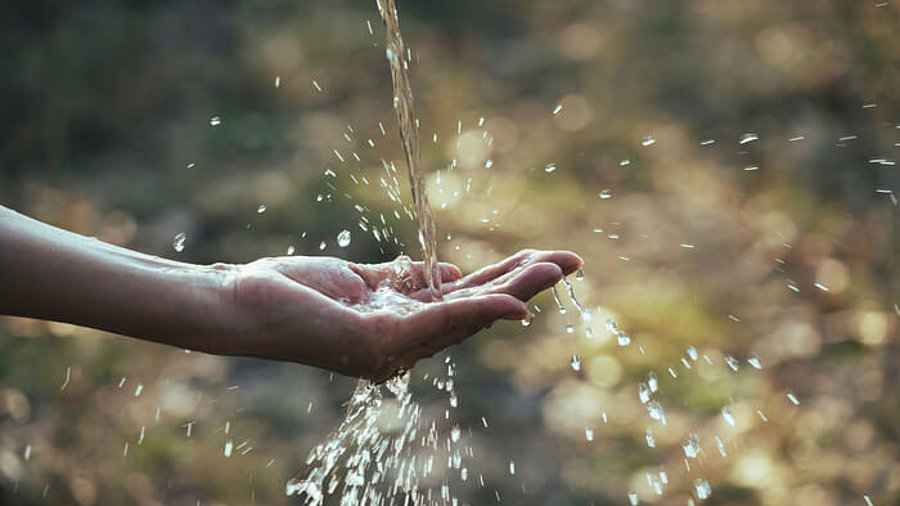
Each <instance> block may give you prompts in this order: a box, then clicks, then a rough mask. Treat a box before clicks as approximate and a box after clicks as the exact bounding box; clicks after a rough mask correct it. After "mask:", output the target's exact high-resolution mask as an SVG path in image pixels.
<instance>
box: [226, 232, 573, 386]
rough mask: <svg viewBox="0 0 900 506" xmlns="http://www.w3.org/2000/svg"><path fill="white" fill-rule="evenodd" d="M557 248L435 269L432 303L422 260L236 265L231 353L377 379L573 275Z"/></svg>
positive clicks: (509, 313) (522, 313) (519, 310)
mask: <svg viewBox="0 0 900 506" xmlns="http://www.w3.org/2000/svg"><path fill="white" fill-rule="evenodd" d="M580 265H581V259H580V258H579V257H578V256H577V255H575V254H574V253H570V252H565V251H535V250H523V251H521V252H519V253H517V254H515V255H513V256H511V257H509V258H507V259H505V260H503V261H501V262H499V263H497V264H494V265H490V266H488V267H485V268H483V269H481V270H479V271H477V272H474V273H472V274H470V275H468V276H466V277H462V275H461V273H460V271H459V269H458V268H457V267H455V266H453V265H451V264H441V266H440V271H441V278H442V290H441V292H442V294H443V298H442V300H440V301H431V300H430V292H429V290H428V289H427V286H426V284H425V281H424V275H423V266H422V263H421V262H411V261H410V260H409V259H408V258H407V257H400V258H398V259H396V260H394V261H391V262H387V263H382V264H372V265H364V264H355V263H352V262H347V261H344V260H341V259H338V258H331V257H277V258H264V259H260V260H257V261H255V262H252V263H250V264H246V265H244V266H241V267H240V268H239V270H238V276H237V283H236V284H235V292H234V296H235V297H236V302H237V307H239V308H240V309H241V311H243V312H244V313H245V314H247V315H252V317H251V318H248V319H246V321H249V322H252V323H250V324H248V325H247V327H246V328H245V329H240V330H241V331H240V332H238V335H240V336H241V337H240V338H239V340H238V341H237V342H236V343H235V345H234V350H233V352H234V353H236V354H241V355H252V356H258V357H263V358H273V359H279V360H290V361H295V362H301V363H305V364H309V365H314V366H318V367H323V368H326V369H330V370H333V371H338V372H341V373H344V374H348V375H352V376H359V377H364V378H368V379H372V380H376V381H380V380H384V379H386V378H388V377H390V376H391V375H393V374H395V373H396V372H397V371H400V370H403V369H408V368H410V367H412V365H413V364H414V363H415V362H416V361H417V360H419V359H421V358H423V357H428V356H431V355H433V354H435V353H436V352H438V351H440V350H442V349H444V348H446V347H448V346H450V345H453V344H456V343H458V342H460V341H462V340H464V339H466V338H467V337H470V336H472V335H474V334H475V333H477V332H478V331H479V330H481V329H483V328H485V327H488V326H490V325H491V323H493V322H494V321H496V320H498V319H522V318H524V317H526V316H527V314H528V310H527V308H526V306H525V303H524V301H527V300H528V299H530V298H531V297H533V296H534V295H535V294H537V293H538V292H540V291H542V290H544V289H546V288H548V287H550V286H551V285H553V284H554V283H556V282H557V281H559V280H560V279H561V278H562V277H563V276H564V275H566V274H569V273H571V272H573V271H574V270H576V269H577V268H578V267H579V266H580Z"/></svg>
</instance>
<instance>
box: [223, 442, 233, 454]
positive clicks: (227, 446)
mask: <svg viewBox="0 0 900 506" xmlns="http://www.w3.org/2000/svg"><path fill="white" fill-rule="evenodd" d="M232 450H234V442H233V441H231V440H230V439H229V440H228V441H226V442H225V450H224V452H223V453H224V454H225V458H229V457H231V451H232Z"/></svg>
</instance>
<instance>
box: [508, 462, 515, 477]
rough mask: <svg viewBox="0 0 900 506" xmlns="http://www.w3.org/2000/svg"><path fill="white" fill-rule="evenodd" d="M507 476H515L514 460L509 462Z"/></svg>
mask: <svg viewBox="0 0 900 506" xmlns="http://www.w3.org/2000/svg"><path fill="white" fill-rule="evenodd" d="M509 474H511V475H515V474H516V462H515V461H514V460H510V461H509Z"/></svg>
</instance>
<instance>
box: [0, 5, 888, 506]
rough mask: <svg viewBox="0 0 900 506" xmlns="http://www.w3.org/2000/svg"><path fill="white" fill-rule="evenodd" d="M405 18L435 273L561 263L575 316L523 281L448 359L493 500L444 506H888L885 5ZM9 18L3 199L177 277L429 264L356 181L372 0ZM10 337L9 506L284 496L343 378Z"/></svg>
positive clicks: (263, 500) (516, 10)
mask: <svg viewBox="0 0 900 506" xmlns="http://www.w3.org/2000/svg"><path fill="white" fill-rule="evenodd" d="M399 9H400V19H401V25H402V27H403V28H404V35H405V38H406V41H407V44H408V46H410V48H411V49H412V51H413V59H414V68H413V73H412V81H413V83H414V86H415V92H416V97H417V105H418V115H419V117H420V120H421V124H420V133H421V139H422V146H423V147H422V149H423V159H424V165H425V168H426V170H427V171H428V173H429V188H430V192H431V198H432V204H433V207H434V208H435V216H436V220H437V225H438V229H439V235H440V236H441V242H440V254H441V257H442V259H444V260H447V261H451V262H455V263H457V264H458V265H460V266H461V267H462V268H463V269H464V270H465V271H470V270H472V269H475V268H477V267H478V266H480V265H483V264H485V263H488V262H492V261H495V260H497V259H499V258H501V257H503V256H505V255H508V254H511V253H513V252H515V251H516V250H518V249H521V248H524V247H543V248H567V249H571V250H574V251H577V252H578V253H580V254H581V255H582V256H583V257H584V258H585V261H586V266H585V278H584V279H583V280H581V281H576V280H574V279H573V281H572V283H573V285H574V288H575V291H576V294H577V295H578V299H579V301H580V302H581V303H582V304H583V305H584V306H585V307H586V308H587V309H589V310H590V311H591V312H592V314H593V315H594V318H593V319H592V320H591V321H582V320H581V319H580V318H579V317H578V314H577V312H576V311H574V307H573V304H572V303H571V302H570V301H568V299H567V298H566V297H565V290H561V291H560V293H561V294H562V298H563V302H564V303H565V304H566V305H567V307H568V309H569V310H568V311H567V312H566V314H560V313H559V312H558V311H557V310H556V309H555V304H554V302H553V301H552V299H551V298H550V297H549V295H548V294H543V295H541V296H539V297H538V298H536V299H535V300H534V305H536V306H537V308H536V312H537V309H538V308H539V309H540V312H537V318H536V319H535V322H534V324H533V325H531V326H530V327H527V328H523V327H522V326H521V325H519V324H517V323H504V324H498V325H495V326H494V327H493V328H492V329H490V330H488V331H485V332H483V333H482V334H481V335H479V336H478V337H477V338H476V339H473V340H471V341H469V342H467V343H465V344H464V345H461V346H458V347H456V348H454V349H453V350H451V351H450V352H449V355H450V356H452V357H453V358H454V359H455V360H456V361H457V362H458V364H459V374H458V377H457V382H456V389H457V392H458V394H459V399H460V401H459V408H458V409H457V410H454V411H453V414H452V417H453V420H452V421H453V422H454V423H459V424H460V425H461V426H462V427H464V428H466V430H467V431H468V430H469V429H471V433H470V434H469V433H468V432H467V434H468V435H467V437H468V438H469V439H468V441H469V443H468V444H469V445H470V446H471V447H472V449H473V451H474V454H475V455H476V458H475V459H474V462H473V463H472V464H471V465H472V466H474V467H473V472H477V473H480V474H481V475H482V476H483V478H484V481H485V485H484V487H481V486H479V485H478V484H477V483H476V480H474V479H472V480H469V481H468V482H467V483H463V484H459V485H458V486H457V487H456V488H455V491H454V493H455V494H456V496H457V497H459V498H460V499H461V500H462V502H464V503H469V504H473V505H482V504H496V503H498V498H499V500H500V501H501V503H502V504H541V505H570V504H571V505H589V504H593V505H598V506H599V505H606V504H611V505H622V504H628V501H629V495H628V494H629V493H632V494H636V497H637V500H639V501H641V502H645V503H659V504H689V501H690V500H694V501H696V502H697V503H699V502H701V501H699V500H698V498H697V492H696V490H694V488H693V483H694V481H695V480H697V479H705V480H708V482H709V483H710V486H711V489H712V494H711V497H709V498H708V499H707V500H706V501H703V502H705V503H706V504H716V505H726V504H727V505H751V504H764V505H776V504H817V505H819V504H821V505H864V504H866V498H868V500H870V501H872V503H873V504H876V505H888V504H898V503H900V464H898V445H897V442H898V428H900V402H898V401H900V396H898V395H900V394H898V388H900V354H898V342H897V329H898V318H900V308H898V305H897V304H898V298H897V292H898V287H900V273H898V264H897V262H898V259H897V255H898V240H897V234H898V225H897V215H898V206H897V197H896V194H894V193H892V192H893V191H897V190H900V184H898V183H900V176H898V168H897V166H896V165H895V161H896V160H897V159H898V158H900V147H898V146H900V51H898V49H900V2H898V1H897V0H888V1H879V0H866V1H855V2H841V1H823V0H795V1H792V2H783V1H777V0H759V1H754V2H738V1H731V2H725V1H721V0H696V1H690V2H688V1H677V0H672V1H665V2H659V1H657V2H654V1H647V0H591V1H581V0H529V1H514V0H502V1H501V0H497V1H491V2H483V1H482V2H476V1H472V0H457V1H449V0H431V1H417V2H414V1H402V2H400V4H399ZM369 27H371V31H370V28H369ZM0 28H2V29H0V55H2V56H0V62H2V63H0V65H2V73H0V103H2V106H0V202H2V203H3V205H6V206H9V207H11V208H14V209H16V210H18V211H20V212H22V213H25V214H28V215H30V216H33V217H36V218H39V219H41V220H44V221H46V222H49V223H52V224H55V225H57V226H60V227H64V228H66V229H69V230H73V231H75V232H78V233H82V234H86V235H90V236H96V237H98V238H100V239H103V240H105V241H109V242H112V243H115V244H119V245H123V246H127V247H130V248H135V249H138V250H140V251H144V252H148V253H153V254H158V255H162V256H166V257H171V258H176V259H179V260H184V261H191V262H199V263H207V262H214V261H226V262H244V261H250V260H253V259H255V258H258V257H260V256H271V255H284V254H287V252H288V251H289V248H290V249H291V251H293V252H294V254H307V255H319V254H325V255H336V256H341V257H343V258H347V259H351V260H354V261H360V262H376V261H383V260H387V259H391V258H393V257H394V256H396V255H397V254H399V253H401V252H407V253H410V254H412V255H413V256H418V255H419V253H418V251H417V250H416V247H415V239H414V238H415V232H414V230H415V229H414V225H413V223H412V222H411V221H410V220H409V218H408V217H407V216H406V215H405V214H404V213H403V212H402V208H401V207H400V206H399V205H398V204H397V203H396V202H395V201H393V200H391V199H390V198H389V197H388V194H387V192H386V191H385V188H384V187H383V186H382V184H381V183H380V182H379V181H380V179H381V177H383V176H384V169H383V168H382V164H381V161H380V160H381V159H384V160H387V161H392V160H393V161H396V162H397V163H398V164H399V163H400V160H401V153H400V150H399V142H398V139H397V136H396V124H395V120H394V117H393V111H392V109H391V105H390V104H391V102H390V99H391V91H390V76H389V72H388V68H387V65H386V62H385V61H384V44H383V37H384V33H383V26H382V24H381V22H380V20H379V18H378V13H377V11H376V9H375V5H374V1H365V0H353V1H351V0H327V1H326V0H300V1H286V0H258V1H254V2H234V1H218V2H213V1H203V0H201V1H192V2H147V1H127V2H126V1H108V0H84V1H80V2H54V1H48V0H32V1H29V2H3V3H2V4H0ZM276 81H277V83H276ZM276 84H277V85H276ZM559 106H561V108H559ZM216 117H217V118H218V120H213V118H216ZM379 122H381V123H382V124H383V126H384V129H385V131H386V133H385V134H383V133H382V132H381V129H380V127H379ZM370 139H371V143H370V142H369V140H370ZM335 151H336V152H337V154H336V153H335ZM341 158H342V159H343V161H342V160H341ZM453 160H456V162H453ZM451 164H452V165H453V168H452V170H451V169H450V167H451ZM327 171H331V172H327ZM402 179H403V178H402V177H401V180H402ZM406 191H407V190H406V187H405V186H404V190H403V192H404V193H403V195H402V198H403V199H404V201H406V200H408V197H407V196H406ZM260 206H265V207H264V208H261V207H260ZM260 211H262V212H260ZM395 211H398V212H397V213H396V214H395ZM363 217H365V219H366V220H368V221H363V225H364V226H365V228H366V229H367V230H363V228H361V227H360V226H359V223H360V221H361V220H362V218H363ZM382 217H383V218H384V222H383V224H382V221H381V220H382ZM372 224H375V225H377V226H376V227H373V226H372ZM373 228H375V229H378V230H379V231H380V232H384V229H387V230H388V232H389V238H388V239H387V240H385V239H382V240H381V241H379V240H377V238H376V237H375V235H373V233H372V230H373ZM343 229H347V230H350V231H351V233H352V241H351V243H350V245H349V246H347V247H345V248H342V247H339V246H338V245H337V243H336V236H337V234H338V233H339V232H340V231H341V230H343ZM180 233H184V234H186V239H185V243H184V249H183V251H180V252H178V251H175V249H174V248H173V241H174V238H175V237H176V235H177V234H180ZM394 239H396V241H395V240H394ZM0 289H8V288H4V287H2V280H0ZM608 318H615V320H616V321H617V322H618V324H619V326H620V327H621V328H622V329H623V330H624V331H626V332H627V333H628V334H630V336H631V339H632V343H631V344H630V345H628V346H624V347H622V346H619V345H618V344H617V340H616V339H615V338H613V337H612V336H611V334H610V333H609V332H608V330H607V329H606V323H605V322H606V320H607V319H608ZM567 324H571V325H573V332H572V333H568V332H567V330H566V326H567ZM589 331H590V333H591V334H592V338H591V339H589V338H588V337H587V334H588V332H589ZM691 346H693V347H695V348H696V350H697V353H698V354H697V357H698V358H697V359H696V360H694V359H692V358H691V357H690V354H689V352H688V348H689V347H691ZM0 350H2V352H0V503H2V504H22V505H32V504H77V505H83V506H89V505H126V504H135V505H158V504H165V505H191V506H193V505H196V504H202V505H244V504H269V505H272V504H298V503H299V501H298V500H296V499H289V498H286V497H284V492H283V491H284V483H285V481H286V480H287V479H289V478H290V477H291V476H293V475H294V474H295V473H297V472H298V471H300V470H302V469H303V462H304V459H305V457H306V455H307V453H308V451H309V450H310V449H311V448H312V447H313V446H314V445H315V444H316V443H317V442H319V441H322V440H323V439H324V438H325V437H326V435H327V434H328V433H329V431H330V430H331V429H333V428H334V427H336V425H337V424H338V422H339V421H340V419H341V406H342V404H343V403H344V402H346V400H347V399H348V398H349V395H350V392H351V391H352V388H353V385H354V380H352V379H349V378H343V377H340V376H332V375H330V374H329V373H327V372H322V371H317V370H313V369H310V368H307V367H303V366H299V365H293V364H282V363H274V362H266V361H260V360H251V359H229V358H220V357H213V356H205V355H202V354H198V353H192V354H186V353H184V352H183V351H182V350H175V349H170V348H166V347H163V346H159V345H154V344H147V343H140V342H136V341H132V340H128V339H124V338H120V337H116V336H111V335H108V334H104V333H101V332H96V331H93V330H88V329H82V328H77V327H73V326H69V325H62V324H55V323H45V322H38V321H30V320H24V319H12V318H6V319H2V320H0ZM572 355H577V356H578V357H579V360H580V370H579V371H575V370H573V368H572V367H571V361H572ZM444 356H445V355H440V356H439V357H438V358H436V359H433V360H429V361H425V362H423V363H422V364H420V365H419V366H418V367H417V368H416V369H415V370H414V371H413V376H414V383H415V382H417V381H420V380H421V377H422V376H423V375H424V374H427V373H433V372H434V371H437V370H440V369H441V367H443V358H444ZM727 357H732V358H733V359H734V361H735V362H733V363H734V364H737V371H735V370H733V368H732V367H730V366H729V364H728V361H727V360H726V358H727ZM754 357H758V360H759V362H760V363H761V366H762V368H761V369H756V368H755V367H753V366H752V365H750V364H749V363H748V362H747V359H753V358H754ZM670 368H671V373H670V372H669V369H670ZM651 374H656V375H657V377H658V381H659V391H658V392H656V393H654V394H653V398H654V399H655V400H656V401H658V402H659V403H660V405H661V406H662V407H663V408H664V410H665V414H666V419H667V423H666V425H664V426H663V425H661V424H660V423H659V422H657V421H654V420H651V419H650V417H649V414H648V412H647V409H646V405H645V404H643V403H642V399H641V398H640V396H639V385H640V384H641V383H642V382H645V381H647V379H648V377H649V375H651ZM422 383H423V384H424V383H425V382H422ZM416 388H417V392H418V393H417V395H418V398H419V399H420V400H421V402H423V403H426V404H427V403H435V404H436V405H442V404H439V403H446V398H445V397H442V396H440V395H437V394H436V393H435V392H434V389H433V388H432V389H429V388H427V385H426V386H425V387H423V386H421V385H420V386H419V387H416ZM789 394H790V395H791V396H793V397H794V398H795V399H796V400H797V402H798V404H795V403H794V402H792V400H791V398H790V397H789ZM723 407H726V408H728V409H729V410H730V412H731V413H732V414H733V416H734V419H735V424H734V426H731V425H730V424H728V423H727V422H726V420H725V419H724V418H723V417H722V416H721V414H720V413H721V409H722V408H723ZM482 417H484V418H485V420H486V421H488V422H489V423H488V427H487V428H485V427H484V424H483V423H482V420H481V419H482ZM648 428H649V429H650V430H651V432H652V434H653V437H654V439H655V448H649V447H648V443H647V439H646V430H647V429H648ZM692 433H693V434H696V435H697V437H698V438H699V443H700V447H701V452H700V455H699V456H698V458H696V459H686V456H685V452H684V449H683V447H682V445H683V444H684V443H685V442H686V441H687V440H688V438H689V437H690V436H689V435H690V434H692ZM591 434H592V437H589V436H590V435H591ZM716 437H718V438H719V440H720V441H722V445H723V449H724V455H723V453H722V452H720V451H719V449H718V448H717V444H716V439H715V438H716ZM228 441H232V444H233V447H234V450H233V452H232V454H231V456H230V457H226V456H225V452H224V451H223V448H224V445H225V444H226V443H227V442H228ZM510 461H513V462H515V468H516V473H515V474H514V475H511V474H510V472H509V462H510ZM475 468H477V469H475ZM661 470H664V471H665V472H666V474H667V478H668V484H667V485H666V486H665V487H664V489H665V490H664V493H663V495H661V496H660V495H657V494H656V493H655V492H654V490H653V486H652V485H653V479H657V480H658V478H659V474H658V473H659V472H660V471H661ZM648 475H649V476H650V478H651V479H649V480H648ZM473 476H474V474H473Z"/></svg>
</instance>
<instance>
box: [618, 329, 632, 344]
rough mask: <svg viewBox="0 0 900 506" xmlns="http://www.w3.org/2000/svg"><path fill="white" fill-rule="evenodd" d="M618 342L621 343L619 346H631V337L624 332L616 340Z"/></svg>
mask: <svg viewBox="0 0 900 506" xmlns="http://www.w3.org/2000/svg"><path fill="white" fill-rule="evenodd" d="M616 342H618V343H619V346H623V347H624V346H628V345H629V344H631V336H629V335H628V334H626V333H624V332H620V333H619V336H618V337H617V338H616Z"/></svg>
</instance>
